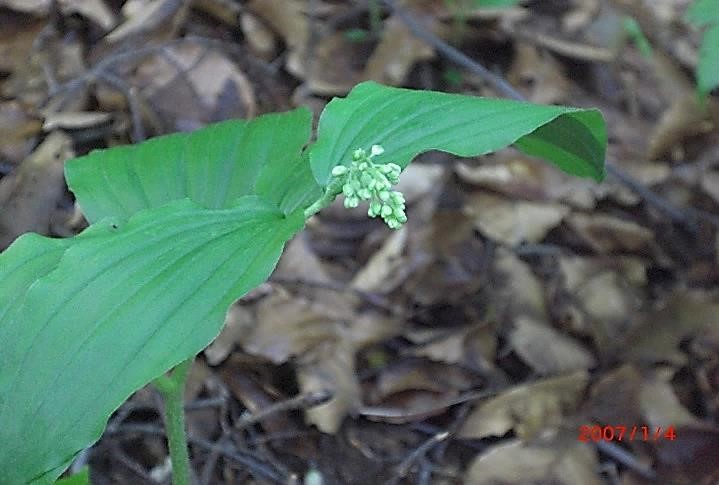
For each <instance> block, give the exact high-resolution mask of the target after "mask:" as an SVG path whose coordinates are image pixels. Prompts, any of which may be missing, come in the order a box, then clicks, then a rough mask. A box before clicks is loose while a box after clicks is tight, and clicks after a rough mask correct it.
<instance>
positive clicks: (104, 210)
mask: <svg viewBox="0 0 719 485" xmlns="http://www.w3.org/2000/svg"><path fill="white" fill-rule="evenodd" d="M311 130H312V115H311V113H310V112H309V110H307V109H306V108H299V109H296V110H294V111H290V112H287V113H278V114H269V115H264V116H260V117H259V118H256V119H254V120H252V121H244V120H232V121H225V122H221V123H216V124H213V125H209V126H207V127H205V128H203V129H201V130H198V131H195V132H193V133H176V134H172V135H166V136H160V137H157V138H153V139H151V140H148V141H146V142H144V143H140V144H139V145H130V146H123V147H115V148H112V149H109V150H97V151H93V152H92V153H90V154H89V155H86V156H84V157H80V158H77V159H75V160H72V161H70V162H68V163H67V164H66V165H65V177H66V178H67V182H68V186H69V187H70V189H71V190H72V191H73V192H74V193H75V195H76V197H77V199H78V201H79V202H80V206H81V207H82V210H83V212H84V213H85V216H86V217H87V219H88V220H89V221H91V222H95V221H98V220H100V219H102V218H103V217H109V216H117V217H121V218H123V219H126V218H128V217H130V216H131V215H132V214H134V213H135V212H138V211H140V210H143V209H149V208H152V207H160V206H162V205H164V204H166V203H168V202H170V201H173V200H180V199H184V198H186V197H187V198H190V199H191V200H193V201H195V202H197V203H198V204H200V205H202V206H204V207H207V208H215V209H216V208H224V207H229V206H230V205H231V204H232V203H233V202H234V201H235V200H236V199H237V198H238V197H241V196H243V195H254V194H257V195H260V196H262V197H264V198H265V199H267V200H268V201H270V202H272V203H273V204H275V205H276V206H278V207H280V208H281V210H282V211H283V212H284V213H285V214H289V213H290V212H293V211H294V210H295V209H297V208H299V207H301V206H303V205H309V204H310V203H311V202H312V201H313V200H314V199H316V198H317V194H318V193H319V188H318V187H317V186H316V183H315V182H314V179H313V177H312V174H311V172H310V169H309V167H308V166H307V164H306V162H307V161H306V160H303V159H302V158H301V156H300V154H301V151H302V148H303V147H304V145H305V144H307V142H308V140H309V136H310V133H311Z"/></svg>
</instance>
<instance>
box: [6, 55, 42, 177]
mask: <svg viewBox="0 0 719 485" xmlns="http://www.w3.org/2000/svg"><path fill="white" fill-rule="evenodd" d="M0 57H2V53H1V52H0ZM0 69H2V66H1V65H0ZM41 127H42V123H41V122H40V120H37V119H34V118H31V117H30V116H29V115H28V114H27V113H26V112H25V110H24V109H23V108H22V106H21V105H20V103H18V102H16V101H6V102H4V103H0V140H2V143H0V157H1V158H4V159H7V160H9V161H10V163H13V164H15V163H19V162H20V161H21V160H22V159H24V158H25V157H26V156H27V155H28V154H29V153H30V151H31V150H32V144H33V142H34V140H33V137H34V136H35V135H37V134H39V133H40V128H41Z"/></svg>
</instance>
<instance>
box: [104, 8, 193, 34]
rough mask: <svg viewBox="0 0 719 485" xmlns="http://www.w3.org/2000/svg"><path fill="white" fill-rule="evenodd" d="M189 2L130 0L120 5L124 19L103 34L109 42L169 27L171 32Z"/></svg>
mask: <svg viewBox="0 0 719 485" xmlns="http://www.w3.org/2000/svg"><path fill="white" fill-rule="evenodd" d="M187 6H189V2H186V1H184V0H130V1H128V2H126V3H125V4H124V5H123V6H122V13H123V15H124V17H125V21H124V22H122V23H121V24H120V25H118V26H117V27H116V28H115V29H114V30H112V32H110V33H109V34H107V35H106V36H105V40H106V41H107V42H109V43H118V42H120V41H123V40H125V39H128V38H131V37H136V36H139V35H143V34H147V33H148V32H151V31H154V30H157V29H160V30H164V29H167V28H169V30H170V32H173V31H174V29H175V28H176V26H177V24H178V23H179V22H178V18H179V17H180V16H183V15H184V12H185V11H186V8H187Z"/></svg>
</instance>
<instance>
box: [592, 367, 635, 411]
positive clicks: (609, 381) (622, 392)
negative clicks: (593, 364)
mask: <svg viewBox="0 0 719 485" xmlns="http://www.w3.org/2000/svg"><path fill="white" fill-rule="evenodd" d="M641 388H642V374H641V372H640V370H639V368H638V367H636V366H634V365H632V364H625V365H623V366H621V367H619V368H617V369H613V370H611V371H610V372H608V373H606V374H604V375H603V376H602V377H601V378H600V379H599V381H597V382H596V383H595V384H594V385H593V386H592V389H591V391H590V397H589V402H588V405H587V408H588V415H589V417H590V419H592V420H594V421H595V422H597V423H599V424H616V423H640V422H642V413H641V409H640V391H641Z"/></svg>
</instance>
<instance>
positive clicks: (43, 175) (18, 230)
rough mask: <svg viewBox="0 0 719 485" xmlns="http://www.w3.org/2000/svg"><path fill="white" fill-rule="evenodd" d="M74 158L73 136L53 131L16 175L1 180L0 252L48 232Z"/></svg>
mask: <svg viewBox="0 0 719 485" xmlns="http://www.w3.org/2000/svg"><path fill="white" fill-rule="evenodd" d="M72 156H73V151H72V140H71V139H70V137H68V136H67V135H65V134H63V133H61V132H59V131H56V132H53V133H51V134H50V135H48V137H47V138H46V139H45V141H43V142H42V143H41V144H40V146H38V147H37V149H35V151H34V152H33V153H32V154H31V155H30V156H29V157H28V158H26V159H25V160H24V161H23V162H22V163H21V164H20V166H19V167H18V168H17V169H16V171H15V172H14V173H12V174H11V175H8V176H6V177H4V178H3V179H1V180H0V208H1V210H0V249H5V248H6V247H7V246H8V245H10V243H11V242H12V241H13V240H15V238H17V237H18V236H19V235H20V234H23V233H25V232H30V231H33V232H38V233H40V234H47V233H48V231H49V226H50V220H51V217H52V213H53V210H54V209H55V206H56V204H57V202H58V200H59V199H60V197H61V196H62V194H63V191H64V177H63V167H64V162H65V160H67V159H68V158H71V157H72Z"/></svg>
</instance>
